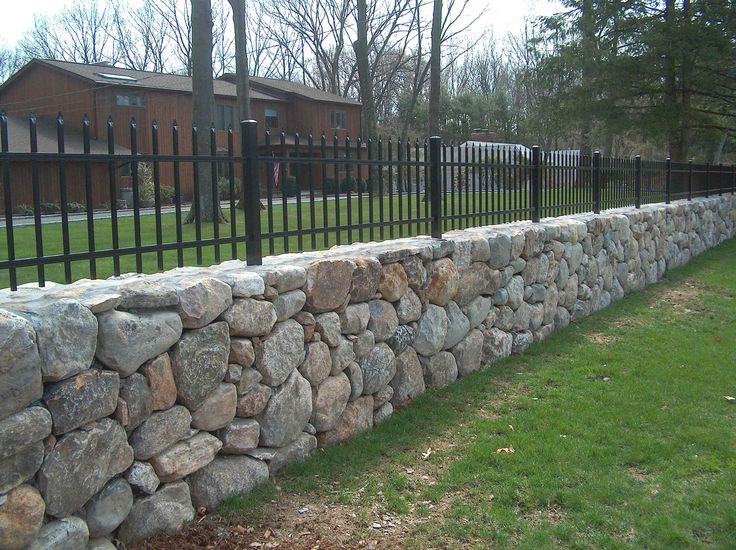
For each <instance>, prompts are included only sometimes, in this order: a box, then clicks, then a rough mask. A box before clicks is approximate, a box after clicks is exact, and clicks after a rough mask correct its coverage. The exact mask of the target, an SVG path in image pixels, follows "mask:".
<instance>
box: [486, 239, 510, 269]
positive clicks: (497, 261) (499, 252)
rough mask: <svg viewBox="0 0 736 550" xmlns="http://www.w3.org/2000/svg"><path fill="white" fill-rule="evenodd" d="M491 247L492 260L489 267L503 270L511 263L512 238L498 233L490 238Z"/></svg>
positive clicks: (489, 261)
mask: <svg viewBox="0 0 736 550" xmlns="http://www.w3.org/2000/svg"><path fill="white" fill-rule="evenodd" d="M488 244H489V245H490V259H489V260H488V265H489V266H490V267H491V269H503V268H504V267H506V266H507V265H508V264H509V262H510V261H511V237H509V236H508V235H506V234H504V233H496V234H494V235H492V236H491V237H489V238H488Z"/></svg>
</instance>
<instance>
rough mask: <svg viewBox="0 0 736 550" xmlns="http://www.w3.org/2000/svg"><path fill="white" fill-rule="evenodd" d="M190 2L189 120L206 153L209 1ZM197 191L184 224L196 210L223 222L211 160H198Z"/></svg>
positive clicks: (210, 111)
mask: <svg viewBox="0 0 736 550" xmlns="http://www.w3.org/2000/svg"><path fill="white" fill-rule="evenodd" d="M191 1H192V120H193V121H194V123H195V124H196V125H197V128H198V131H197V154H198V155H204V156H209V155H210V132H209V128H210V124H212V122H213V121H214V118H215V90H214V83H213V81H212V7H211V4H210V0H191ZM197 176H198V178H199V193H197V194H195V196H194V197H193V200H192V208H191V209H190V210H189V214H188V215H187V223H192V222H194V220H195V215H196V213H197V211H198V212H199V219H200V221H203V222H213V221H214V220H215V219H219V221H221V222H223V221H225V218H224V216H223V215H222V211H221V209H220V205H219V201H218V202H217V203H215V202H213V200H212V199H213V192H214V191H216V187H215V186H216V185H217V182H216V181H214V180H213V178H212V163H210V162H198V163H197Z"/></svg>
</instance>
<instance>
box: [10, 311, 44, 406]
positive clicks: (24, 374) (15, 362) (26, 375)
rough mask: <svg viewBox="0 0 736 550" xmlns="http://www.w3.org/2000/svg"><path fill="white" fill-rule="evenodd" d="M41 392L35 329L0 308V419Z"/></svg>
mask: <svg viewBox="0 0 736 550" xmlns="http://www.w3.org/2000/svg"><path fill="white" fill-rule="evenodd" d="M42 395H43V383H42V382H41V357H40V356H39V354H38V345H37V342H36V332H35V331H34V330H33V326H32V325H31V323H29V322H28V321H27V320H25V319H24V318H23V317H20V316H18V315H15V314H14V313H11V312H9V311H3V310H0V420H2V419H3V418H6V417H8V416H10V415H11V414H13V413H16V412H18V411H20V410H21V409H23V408H24V407H26V406H28V405H30V404H31V403H33V402H34V401H36V400H38V399H41V396H42Z"/></svg>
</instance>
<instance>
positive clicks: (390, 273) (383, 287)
mask: <svg viewBox="0 0 736 550" xmlns="http://www.w3.org/2000/svg"><path fill="white" fill-rule="evenodd" d="M408 288H409V280H408V279H407V276H406V272H405V271H404V268H403V266H402V265H401V264H400V263H394V264H388V265H384V266H383V269H382V270H381V279H380V281H379V283H378V292H380V293H381V297H382V298H383V299H384V300H387V301H389V302H396V301H397V300H399V299H400V298H401V297H402V296H403V295H404V294H405V293H406V291H407V290H408Z"/></svg>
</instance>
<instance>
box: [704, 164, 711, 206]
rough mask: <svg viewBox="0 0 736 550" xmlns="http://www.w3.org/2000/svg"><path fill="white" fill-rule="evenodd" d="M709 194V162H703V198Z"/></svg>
mask: <svg viewBox="0 0 736 550" xmlns="http://www.w3.org/2000/svg"><path fill="white" fill-rule="evenodd" d="M709 196H710V162H706V163H705V198H706V199H707V198H708V197H709Z"/></svg>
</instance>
